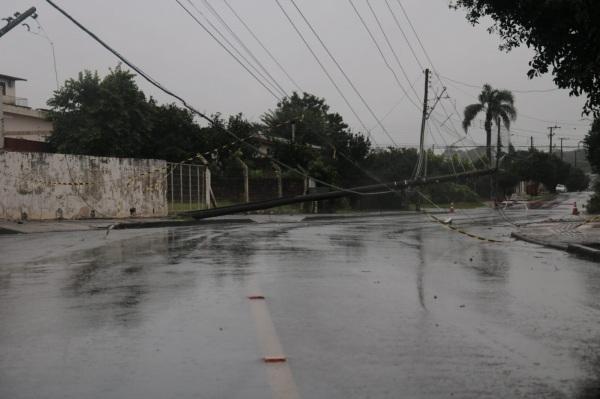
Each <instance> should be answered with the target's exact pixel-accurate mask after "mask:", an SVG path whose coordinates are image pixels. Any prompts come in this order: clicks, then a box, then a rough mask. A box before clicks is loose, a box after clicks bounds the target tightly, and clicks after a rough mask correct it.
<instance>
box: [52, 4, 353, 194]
mask: <svg viewBox="0 0 600 399" xmlns="http://www.w3.org/2000/svg"><path fill="white" fill-rule="evenodd" d="M46 2H47V3H48V4H50V5H51V6H52V7H54V8H55V9H56V10H57V11H59V12H60V13H61V14H63V15H64V16H65V17H66V18H67V19H69V20H70V21H71V22H72V23H73V24H75V25H76V26H77V27H78V28H79V29H81V30H82V31H83V32H85V33H86V34H87V35H89V36H90V37H91V38H92V39H94V40H95V41H96V42H97V43H98V44H100V45H101V46H102V47H104V48H105V49H106V50H108V51H109V52H110V53H111V54H113V55H114V56H115V57H117V58H118V59H119V60H121V61H122V62H123V63H125V64H126V65H127V66H129V67H130V68H131V69H133V70H134V71H136V72H137V73H138V74H139V75H140V76H141V77H143V78H144V79H145V80H146V81H147V82H148V83H150V84H152V85H153V86H154V87H156V88H157V89H159V90H160V91H162V92H163V93H165V94H167V95H169V96H171V97H173V98H175V99H177V100H179V101H180V102H181V103H182V104H183V105H184V106H185V107H186V108H187V109H188V110H190V111H191V112H192V113H194V114H196V115H198V116H199V117H201V118H202V119H204V120H206V121H207V122H208V123H209V124H210V125H211V126H212V127H214V128H216V129H217V130H220V131H222V132H224V133H226V134H228V135H230V136H232V137H233V138H235V139H237V140H238V141H240V142H242V143H243V144H244V145H245V146H246V147H248V148H250V149H252V150H253V151H256V152H260V149H259V148H258V147H256V146H254V145H252V144H250V143H248V142H247V141H243V138H241V137H240V136H238V135H237V134H235V133H234V132H232V131H231V130H229V129H226V128H224V127H222V126H221V125H220V124H218V123H217V122H216V121H215V120H213V119H212V118H210V117H209V116H208V115H206V114H205V113H203V112H200V111H198V110H197V109H196V108H194V107H193V106H191V105H189V104H188V103H187V101H186V100H185V99H184V98H183V97H181V96H179V95H178V94H176V93H174V92H172V91H171V90H169V89H167V88H166V87H164V86H163V85H162V84H160V83H159V82H158V81H157V80H155V79H154V78H152V77H151V76H150V75H148V74H146V73H145V72H144V70H142V69H141V68H140V67H138V66H136V65H135V64H134V63H133V62H131V61H129V60H128V59H127V58H125V56H123V55H121V54H120V53H119V52H118V51H116V50H115V49H113V48H112V47H111V46H109V45H108V44H107V43H106V42H104V41H103V40H102V39H100V38H99V37H98V36H97V35H96V34H95V33H93V32H92V31H90V30H89V29H87V28H86V27H85V26H83V25H82V24H81V23H80V22H79V21H77V20H76V19H75V18H74V17H72V16H71V15H70V14H69V13H67V12H66V11H65V10H63V9H62V8H60V7H59V6H58V5H56V4H55V3H54V2H53V1H52V0H46ZM265 156H266V157H267V158H268V159H269V160H271V161H272V162H274V163H276V164H278V165H279V166H282V167H284V168H286V169H288V170H290V171H291V172H293V173H296V174H298V175H300V176H302V177H305V178H308V177H310V178H311V179H313V180H314V181H316V182H317V183H319V184H322V185H324V186H326V187H331V188H334V189H337V190H340V191H345V192H348V193H354V194H357V195H362V193H360V192H356V191H353V190H350V189H344V188H341V187H338V186H336V185H334V184H330V183H327V182H325V181H323V180H320V179H317V178H314V177H312V176H310V175H308V174H307V173H304V172H302V171H299V170H298V169H296V168H294V167H292V166H290V165H287V164H286V163H284V162H282V161H280V160H278V159H277V158H274V157H272V156H270V155H268V154H267V155H265Z"/></svg>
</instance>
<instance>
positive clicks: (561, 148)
mask: <svg viewBox="0 0 600 399" xmlns="http://www.w3.org/2000/svg"><path fill="white" fill-rule="evenodd" d="M565 140H568V138H566V137H561V138H560V160H561V161H562V160H563V141H565Z"/></svg>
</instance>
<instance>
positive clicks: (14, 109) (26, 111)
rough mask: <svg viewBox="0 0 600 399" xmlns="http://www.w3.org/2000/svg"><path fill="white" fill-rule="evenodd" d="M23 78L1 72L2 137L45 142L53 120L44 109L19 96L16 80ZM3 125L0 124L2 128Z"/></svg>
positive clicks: (0, 134)
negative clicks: (32, 106) (31, 104)
mask: <svg viewBox="0 0 600 399" xmlns="http://www.w3.org/2000/svg"><path fill="white" fill-rule="evenodd" d="M18 81H26V80H25V79H23V78H18V77H15V76H9V75H3V74H0V97H1V98H2V104H1V108H2V114H3V119H4V132H1V131H0V137H1V136H2V133H3V136H4V138H8V139H22V140H30V141H38V142H44V141H46V139H47V138H48V137H49V136H50V135H51V134H52V122H50V121H49V120H48V118H47V113H46V111H44V110H40V109H33V108H31V107H29V104H28V101H27V99H26V98H23V97H18V96H17V90H16V82H18ZM1 128H2V127H1V126H0V129H1Z"/></svg>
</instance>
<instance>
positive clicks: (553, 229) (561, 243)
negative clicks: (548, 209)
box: [512, 217, 600, 261]
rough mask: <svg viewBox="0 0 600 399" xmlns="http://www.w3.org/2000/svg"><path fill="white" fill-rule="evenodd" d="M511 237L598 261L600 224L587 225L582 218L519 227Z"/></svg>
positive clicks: (591, 223)
mask: <svg viewBox="0 0 600 399" xmlns="http://www.w3.org/2000/svg"><path fill="white" fill-rule="evenodd" d="M512 236H513V237H515V238H517V239H520V240H523V241H527V242H531V243H534V244H538V245H543V246H545V247H550V248H554V249H560V250H563V251H567V252H571V253H575V254H578V255H582V256H586V257H589V258H592V259H594V260H597V261H600V222H589V223H587V222H586V219H585V218H583V217H574V218H568V219H562V220H553V221H546V222H541V223H534V224H530V225H527V226H521V227H520V228H519V229H518V230H517V231H515V232H513V233H512Z"/></svg>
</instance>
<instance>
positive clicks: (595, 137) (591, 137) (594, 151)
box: [583, 118, 600, 173]
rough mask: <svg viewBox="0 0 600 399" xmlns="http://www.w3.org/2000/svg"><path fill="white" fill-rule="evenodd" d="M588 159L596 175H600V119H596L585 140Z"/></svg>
mask: <svg viewBox="0 0 600 399" xmlns="http://www.w3.org/2000/svg"><path fill="white" fill-rule="evenodd" d="M583 144H584V146H585V149H586V153H587V159H588V162H589V163H590V166H591V167H592V171H593V172H594V173H600V118H596V119H595V120H594V123H593V124H592V128H591V129H590V131H589V132H588V134H587V135H586V136H585V138H584V139H583Z"/></svg>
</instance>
